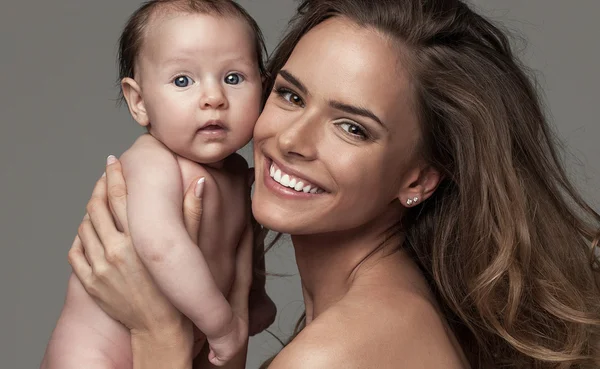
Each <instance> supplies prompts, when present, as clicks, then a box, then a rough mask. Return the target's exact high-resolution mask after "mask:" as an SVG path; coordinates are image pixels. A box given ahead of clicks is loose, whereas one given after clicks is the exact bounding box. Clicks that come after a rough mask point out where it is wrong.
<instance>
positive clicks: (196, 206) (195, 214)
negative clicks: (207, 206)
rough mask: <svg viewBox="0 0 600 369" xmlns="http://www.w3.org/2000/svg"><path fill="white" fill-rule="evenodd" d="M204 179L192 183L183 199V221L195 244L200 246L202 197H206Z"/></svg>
mask: <svg viewBox="0 0 600 369" xmlns="http://www.w3.org/2000/svg"><path fill="white" fill-rule="evenodd" d="M204 184H205V183H204V177H201V178H198V179H197V180H195V181H192V183H191V184H190V186H189V187H188V189H187V191H186V192H185V195H184V198H183V221H184V223H185V229H187V231H188V234H189V235H190V238H191V239H192V241H194V243H195V244H198V232H199V231H200V219H201V218H202V196H203V195H204Z"/></svg>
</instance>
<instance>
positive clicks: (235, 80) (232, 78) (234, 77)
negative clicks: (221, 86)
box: [225, 73, 244, 85]
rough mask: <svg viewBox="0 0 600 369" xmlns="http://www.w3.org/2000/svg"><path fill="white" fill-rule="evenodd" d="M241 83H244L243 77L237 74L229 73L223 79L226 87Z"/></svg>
mask: <svg viewBox="0 0 600 369" xmlns="http://www.w3.org/2000/svg"><path fill="white" fill-rule="evenodd" d="M242 82H244V77H242V76H241V75H240V74H239V73H230V74H228V75H227V76H226V77H225V83H227V84H228V85H239V84H240V83H242Z"/></svg>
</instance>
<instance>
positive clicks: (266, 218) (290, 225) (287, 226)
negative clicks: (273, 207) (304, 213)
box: [252, 202, 313, 235]
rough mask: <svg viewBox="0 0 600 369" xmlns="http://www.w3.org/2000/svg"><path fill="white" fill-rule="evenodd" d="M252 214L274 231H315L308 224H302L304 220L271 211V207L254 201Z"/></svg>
mask: <svg viewBox="0 0 600 369" xmlns="http://www.w3.org/2000/svg"><path fill="white" fill-rule="evenodd" d="M252 214H253V215H254V218H255V219H256V221H257V222H258V223H259V224H261V225H262V226H263V227H265V228H267V229H269V230H271V231H273V232H278V233H285V234H290V235H301V234H310V233H313V232H312V231H311V229H309V228H310V227H307V225H306V224H301V223H302V222H299V221H298V220H297V219H294V218H293V217H291V216H286V215H283V214H280V213H278V212H275V211H269V209H265V208H264V207H261V206H257V204H256V203H254V202H253V203H252Z"/></svg>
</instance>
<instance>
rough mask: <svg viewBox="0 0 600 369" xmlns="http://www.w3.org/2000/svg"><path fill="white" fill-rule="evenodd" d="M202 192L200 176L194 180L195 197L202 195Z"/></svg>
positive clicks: (202, 181)
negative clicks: (196, 180)
mask: <svg viewBox="0 0 600 369" xmlns="http://www.w3.org/2000/svg"><path fill="white" fill-rule="evenodd" d="M202 192H204V177H202V178H200V179H199V180H198V182H196V189H195V191H194V195H196V197H200V196H202Z"/></svg>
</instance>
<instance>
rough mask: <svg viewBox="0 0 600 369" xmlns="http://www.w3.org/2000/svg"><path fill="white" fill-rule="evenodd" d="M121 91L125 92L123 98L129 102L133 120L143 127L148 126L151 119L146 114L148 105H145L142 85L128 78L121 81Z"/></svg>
mask: <svg viewBox="0 0 600 369" xmlns="http://www.w3.org/2000/svg"><path fill="white" fill-rule="evenodd" d="M121 89H122V90H123V97H125V101H127V106H128V107H129V112H130V113H131V116H132V117H133V119H135V121H136V122H138V123H139V125H141V126H142V127H146V126H148V124H150V119H149V118H148V113H147V112H146V105H145V104H144V98H143V97H142V89H141V88H140V85H138V83H137V82H136V81H135V80H134V79H133V78H129V77H126V78H123V79H122V80H121Z"/></svg>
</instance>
